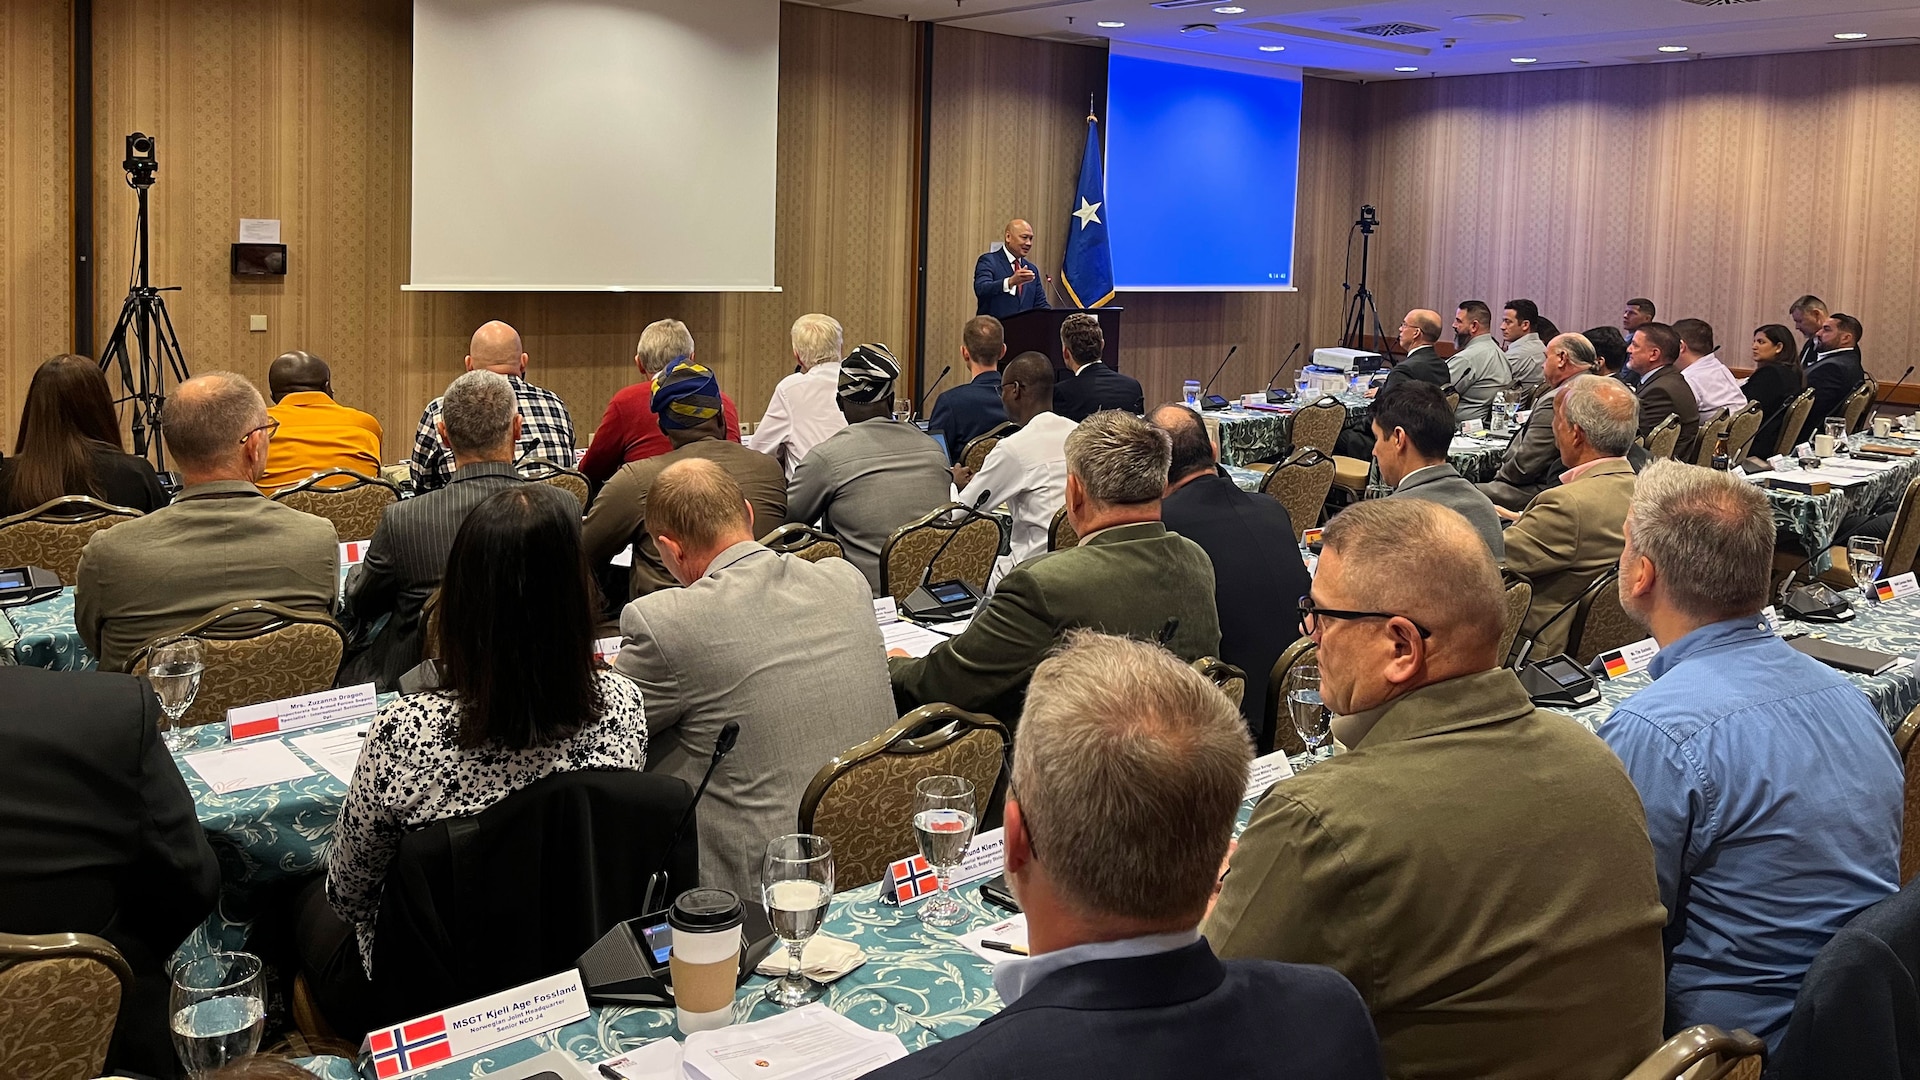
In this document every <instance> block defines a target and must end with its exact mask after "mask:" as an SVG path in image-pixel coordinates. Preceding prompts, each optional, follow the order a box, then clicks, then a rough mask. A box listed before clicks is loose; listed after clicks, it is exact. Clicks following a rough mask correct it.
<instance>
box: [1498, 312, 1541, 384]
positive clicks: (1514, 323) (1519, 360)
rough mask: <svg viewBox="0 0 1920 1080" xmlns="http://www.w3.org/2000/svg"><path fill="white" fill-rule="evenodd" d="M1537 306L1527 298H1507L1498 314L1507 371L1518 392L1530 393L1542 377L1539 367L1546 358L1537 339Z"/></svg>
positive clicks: (1538, 326)
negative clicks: (1505, 344) (1504, 343)
mask: <svg viewBox="0 0 1920 1080" xmlns="http://www.w3.org/2000/svg"><path fill="white" fill-rule="evenodd" d="M1540 321H1541V320H1540V307H1539V305H1538V304H1535V303H1534V302H1533V301H1531V300H1509V301H1507V306H1506V309H1505V310H1504V311H1502V312H1501V313H1500V340H1502V341H1504V342H1506V343H1507V348H1506V357H1507V370H1508V371H1509V372H1511V373H1512V375H1513V385H1514V387H1515V388H1516V389H1517V390H1518V391H1519V392H1520V393H1522V394H1531V393H1532V392H1533V391H1534V389H1535V388H1537V387H1538V386H1539V385H1540V384H1541V383H1542V382H1543V381H1544V379H1545V377H1544V376H1543V375H1542V373H1541V371H1540V368H1541V365H1543V364H1545V363H1546V360H1547V346H1546V343H1545V342H1543V341H1542V340H1541V339H1540Z"/></svg>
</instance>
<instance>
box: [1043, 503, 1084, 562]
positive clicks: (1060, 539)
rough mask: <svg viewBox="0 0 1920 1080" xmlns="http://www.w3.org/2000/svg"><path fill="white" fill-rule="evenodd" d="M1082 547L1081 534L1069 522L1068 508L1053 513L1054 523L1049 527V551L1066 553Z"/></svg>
mask: <svg viewBox="0 0 1920 1080" xmlns="http://www.w3.org/2000/svg"><path fill="white" fill-rule="evenodd" d="M1079 546H1080V534H1079V533H1077V532H1074V531H1073V522H1071V521H1068V520H1067V508H1066V507H1064V506H1063V507H1061V508H1060V509H1058V510H1055V511H1054V512H1053V523H1052V524H1050V525H1048V526H1047V550H1048V551H1064V550H1066V549H1067V548H1070V547H1079Z"/></svg>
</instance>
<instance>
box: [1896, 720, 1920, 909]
mask: <svg viewBox="0 0 1920 1080" xmlns="http://www.w3.org/2000/svg"><path fill="white" fill-rule="evenodd" d="M1916 735H1920V705H1916V706H1914V707H1913V711H1911V712H1909V713H1907V718H1906V719H1905V720H1902V721H1900V726H1899V727H1898V728H1895V729H1894V732H1893V747H1894V749H1896V750H1898V751H1900V760H1901V761H1902V762H1904V763H1905V768H1906V775H1907V802H1906V812H1905V814H1904V818H1905V825H1904V827H1903V828H1902V831H1901V833H1900V880H1901V881H1912V880H1913V878H1914V875H1916V874H1920V775H1916V774H1920V754H1916V753H1915V752H1914V743H1915V742H1917V741H1920V739H1916V738H1915V736H1916Z"/></svg>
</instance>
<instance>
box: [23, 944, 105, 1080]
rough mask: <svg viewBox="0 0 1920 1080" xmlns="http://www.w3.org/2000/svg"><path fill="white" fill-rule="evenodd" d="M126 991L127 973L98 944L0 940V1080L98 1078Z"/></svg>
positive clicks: (81, 1079) (86, 1079)
mask: <svg viewBox="0 0 1920 1080" xmlns="http://www.w3.org/2000/svg"><path fill="white" fill-rule="evenodd" d="M132 986H133V970H132V969H131V968H129V967H128V966H127V962H126V960H125V959H124V958H123V957H122V956H121V955H120V950H118V949H116V948H114V947H113V945H112V944H111V943H109V942H107V941H106V940H105V939H103V938H97V937H94V936H93V935H92V934H31V935H29V934H8V933H0V1076H5V1077H20V1078H22V1080H25V1078H27V1077H32V1078H33V1080H90V1078H91V1077H95V1076H99V1075H100V1074H101V1072H102V1070H104V1069H105V1068H106V1064H107V1045H108V1043H110V1042H111V1041H112V1039H113V1027H114V1023H115V1022H116V1021H117V1020H118V1019H119V1016H120V1003H121V1001H122V1000H124V999H125V997H126V995H127V993H128V991H129V990H131V989H132Z"/></svg>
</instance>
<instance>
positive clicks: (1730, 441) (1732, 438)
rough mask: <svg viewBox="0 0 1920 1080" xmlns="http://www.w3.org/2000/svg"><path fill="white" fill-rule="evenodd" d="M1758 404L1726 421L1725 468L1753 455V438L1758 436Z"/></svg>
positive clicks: (1751, 405) (1753, 402) (1752, 404)
mask: <svg viewBox="0 0 1920 1080" xmlns="http://www.w3.org/2000/svg"><path fill="white" fill-rule="evenodd" d="M1760 422H1761V416H1760V403H1759V402H1757V401H1749V402H1747V406H1746V408H1744V409H1741V410H1740V411H1739V412H1737V413H1734V414H1733V415H1732V416H1731V417H1729V418H1728V419H1727V468H1729V469H1732V468H1735V467H1737V466H1739V464H1740V463H1741V462H1743V461H1745V460H1747V455H1749V454H1751V453H1753V438H1754V436H1756V435H1758V434H1760Z"/></svg>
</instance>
